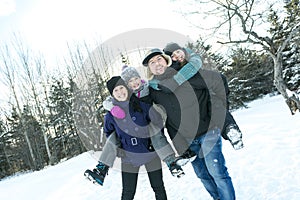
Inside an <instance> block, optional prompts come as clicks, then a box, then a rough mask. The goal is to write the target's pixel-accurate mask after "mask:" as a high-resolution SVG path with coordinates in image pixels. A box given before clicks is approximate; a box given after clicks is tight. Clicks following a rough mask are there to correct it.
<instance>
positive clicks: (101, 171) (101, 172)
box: [84, 162, 109, 185]
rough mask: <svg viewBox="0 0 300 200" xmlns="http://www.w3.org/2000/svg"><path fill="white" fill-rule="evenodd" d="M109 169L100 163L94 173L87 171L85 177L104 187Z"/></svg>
mask: <svg viewBox="0 0 300 200" xmlns="http://www.w3.org/2000/svg"><path fill="white" fill-rule="evenodd" d="M108 169H109V167H108V166H107V165H105V164H103V163H102V162H99V164H98V165H96V168H95V169H93V171H91V170H89V169H87V170H86V171H85V172H84V176H85V177H87V178H88V179H89V180H90V181H92V182H93V183H97V184H99V185H103V183H104V178H105V176H106V174H107V172H108Z"/></svg>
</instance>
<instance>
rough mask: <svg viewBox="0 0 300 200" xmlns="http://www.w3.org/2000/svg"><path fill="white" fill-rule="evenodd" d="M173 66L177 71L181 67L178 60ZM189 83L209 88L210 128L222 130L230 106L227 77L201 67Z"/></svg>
mask: <svg viewBox="0 0 300 200" xmlns="http://www.w3.org/2000/svg"><path fill="white" fill-rule="evenodd" d="M171 67H172V68H174V69H176V70H177V71H178V70H180V69H181V67H180V66H178V63H177V62H175V63H174V64H173V65H172V66H171ZM189 83H190V84H191V86H192V87H193V88H194V89H208V90H209V95H210V101H211V107H210V115H211V125H210V129H211V128H214V127H218V128H220V129H221V130H222V128H223V126H224V121H225V118H226V112H227V108H228V99H227V95H228V94H229V88H228V83H227V80H226V77H225V76H224V75H222V74H221V73H219V72H216V71H212V70H207V69H200V70H199V71H198V73H196V74H195V75H194V76H193V77H192V78H191V79H189Z"/></svg>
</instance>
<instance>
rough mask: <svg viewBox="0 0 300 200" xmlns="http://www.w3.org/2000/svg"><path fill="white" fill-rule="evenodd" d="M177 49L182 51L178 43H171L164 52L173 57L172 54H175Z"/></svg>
mask: <svg viewBox="0 0 300 200" xmlns="http://www.w3.org/2000/svg"><path fill="white" fill-rule="evenodd" d="M177 49H182V47H181V46H179V45H178V44H177V43H174V42H171V43H168V44H167V45H166V47H165V48H164V50H163V51H164V52H165V54H167V55H168V56H171V55H172V53H173V52H174V51H176V50H177Z"/></svg>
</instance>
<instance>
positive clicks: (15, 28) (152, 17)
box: [0, 0, 197, 55]
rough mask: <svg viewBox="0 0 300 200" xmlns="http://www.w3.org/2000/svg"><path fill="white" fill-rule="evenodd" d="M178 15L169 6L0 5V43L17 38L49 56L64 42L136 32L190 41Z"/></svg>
mask: <svg viewBox="0 0 300 200" xmlns="http://www.w3.org/2000/svg"><path fill="white" fill-rule="evenodd" d="M180 6H181V5H180ZM179 9H180V8H179V6H178V3H176V2H175V3H174V2H171V1H169V0H152V1H148V0H127V1H123V0H51V1H49V0H26V1H24V0H0V40H1V43H4V42H7V41H8V40H10V39H11V37H12V33H17V34H20V35H21V36H22V37H23V38H24V39H25V40H26V41H27V42H28V43H29V44H30V48H32V49H34V50H38V51H41V52H43V53H44V54H47V55H51V54H58V53H61V52H60V51H61V50H62V47H64V48H65V47H66V42H67V41H68V42H70V41H71V42H72V41H83V40H84V41H89V40H95V39H97V40H98V41H105V40H107V39H109V38H111V37H113V36H115V35H117V34H120V33H123V32H127V31H131V30H134V29H141V28H164V29H169V30H173V31H177V32H180V33H182V34H184V35H192V31H191V29H190V28H189V25H188V23H187V22H186V21H185V19H184V18H183V17H182V16H181V15H180V14H179V13H178V11H179ZM195 39H197V38H195Z"/></svg>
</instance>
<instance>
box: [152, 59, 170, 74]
mask: <svg viewBox="0 0 300 200" xmlns="http://www.w3.org/2000/svg"><path fill="white" fill-rule="evenodd" d="M148 67H149V69H150V71H151V72H152V74H154V75H161V74H163V73H165V71H166V68H167V67H168V64H167V61H166V60H165V58H164V57H163V56H162V55H156V56H154V57H152V58H151V59H150V60H149V62H148Z"/></svg>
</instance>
